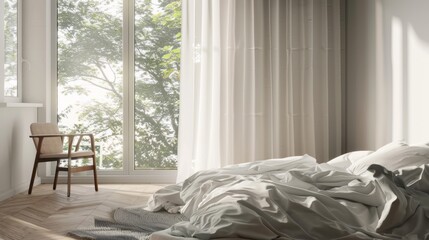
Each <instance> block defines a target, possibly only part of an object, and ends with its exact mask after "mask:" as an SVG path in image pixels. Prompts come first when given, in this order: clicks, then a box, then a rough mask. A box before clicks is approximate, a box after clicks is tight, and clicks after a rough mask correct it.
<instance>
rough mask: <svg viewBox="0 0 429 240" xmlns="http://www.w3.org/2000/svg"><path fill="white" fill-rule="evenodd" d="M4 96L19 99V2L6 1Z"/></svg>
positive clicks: (15, 0) (14, 0) (13, 0)
mask: <svg viewBox="0 0 429 240" xmlns="http://www.w3.org/2000/svg"><path fill="white" fill-rule="evenodd" d="M3 32H4V96H6V97H18V1H17V0H4V31H3Z"/></svg>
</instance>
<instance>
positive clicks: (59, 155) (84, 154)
mask: <svg viewBox="0 0 429 240" xmlns="http://www.w3.org/2000/svg"><path fill="white" fill-rule="evenodd" d="M70 155H71V157H72V158H80V157H92V156H94V152H92V151H78V152H71V154H70ZM40 158H61V159H66V158H68V153H67V152H62V153H44V154H40Z"/></svg>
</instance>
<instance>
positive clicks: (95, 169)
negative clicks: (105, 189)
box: [92, 156, 98, 192]
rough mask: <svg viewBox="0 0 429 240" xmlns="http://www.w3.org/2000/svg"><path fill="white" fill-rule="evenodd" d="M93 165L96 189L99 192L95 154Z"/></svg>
mask: <svg viewBox="0 0 429 240" xmlns="http://www.w3.org/2000/svg"><path fill="white" fill-rule="evenodd" d="M92 166H93V167H94V169H93V170H94V186H95V191H96V192H98V182H97V165H96V164H95V156H93V157H92Z"/></svg>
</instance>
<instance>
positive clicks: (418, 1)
mask: <svg viewBox="0 0 429 240" xmlns="http://www.w3.org/2000/svg"><path fill="white" fill-rule="evenodd" d="M346 8H347V13H346V14H347V25H346V26H347V27H346V28H347V50H346V54H347V63H346V66H347V67H346V68H347V77H346V79H347V87H346V88H347V91H346V96H347V98H346V100H347V107H346V108H347V114H346V122H347V123H346V124H347V137H346V139H347V140H346V141H347V142H346V145H347V151H352V150H358V149H375V148H377V147H380V146H382V145H383V144H385V143H388V142H390V141H392V140H405V141H408V142H409V143H412V144H416V143H421V142H429V124H428V123H429V111H428V107H427V104H428V103H429V27H428V23H429V14H428V9H429V1H425V0H409V1H401V0H348V1H347V6H346Z"/></svg>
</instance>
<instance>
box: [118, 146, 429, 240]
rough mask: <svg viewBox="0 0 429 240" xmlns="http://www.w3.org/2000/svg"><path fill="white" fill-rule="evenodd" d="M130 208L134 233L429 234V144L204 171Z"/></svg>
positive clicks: (127, 220) (154, 236)
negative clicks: (325, 160)
mask: <svg viewBox="0 0 429 240" xmlns="http://www.w3.org/2000/svg"><path fill="white" fill-rule="evenodd" d="M127 211H129V210H127V209H119V210H118V211H117V213H115V215H117V217H116V218H115V219H116V220H117V221H118V222H121V224H124V225H129V226H133V227H134V228H136V229H142V231H144V232H146V233H147V234H146V235H141V236H142V237H141V238H140V237H135V238H129V239H139V238H140V239H151V240H158V239H195V238H198V239H214V238H216V239H260V240H262V239H374V238H377V239H403V238H406V239H429V146H428V145H424V144H423V145H420V146H408V145H407V144H405V143H402V142H394V143H390V144H387V145H386V146H384V147H382V148H380V149H378V150H377V151H375V152H372V151H357V152H351V153H347V154H344V155H341V156H339V157H337V158H335V159H332V160H331V161H329V162H328V163H322V164H318V163H317V162H316V159H314V158H313V157H311V156H308V155H304V156H294V157H288V158H283V159H270V160H265V161H259V162H252V163H245V164H239V165H233V166H227V167H224V168H221V169H216V170H207V171H200V172H197V173H196V174H194V175H193V176H191V177H189V178H188V179H187V180H185V181H184V182H183V183H180V184H176V185H171V186H167V187H165V188H162V189H160V190H159V191H157V192H156V193H155V194H153V196H152V197H151V198H150V200H149V201H148V203H147V205H146V206H145V208H139V209H137V210H136V209H134V210H133V213H131V215H127V214H124V213H126V212H127ZM136 211H137V212H139V213H136ZM130 216H134V217H130Z"/></svg>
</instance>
